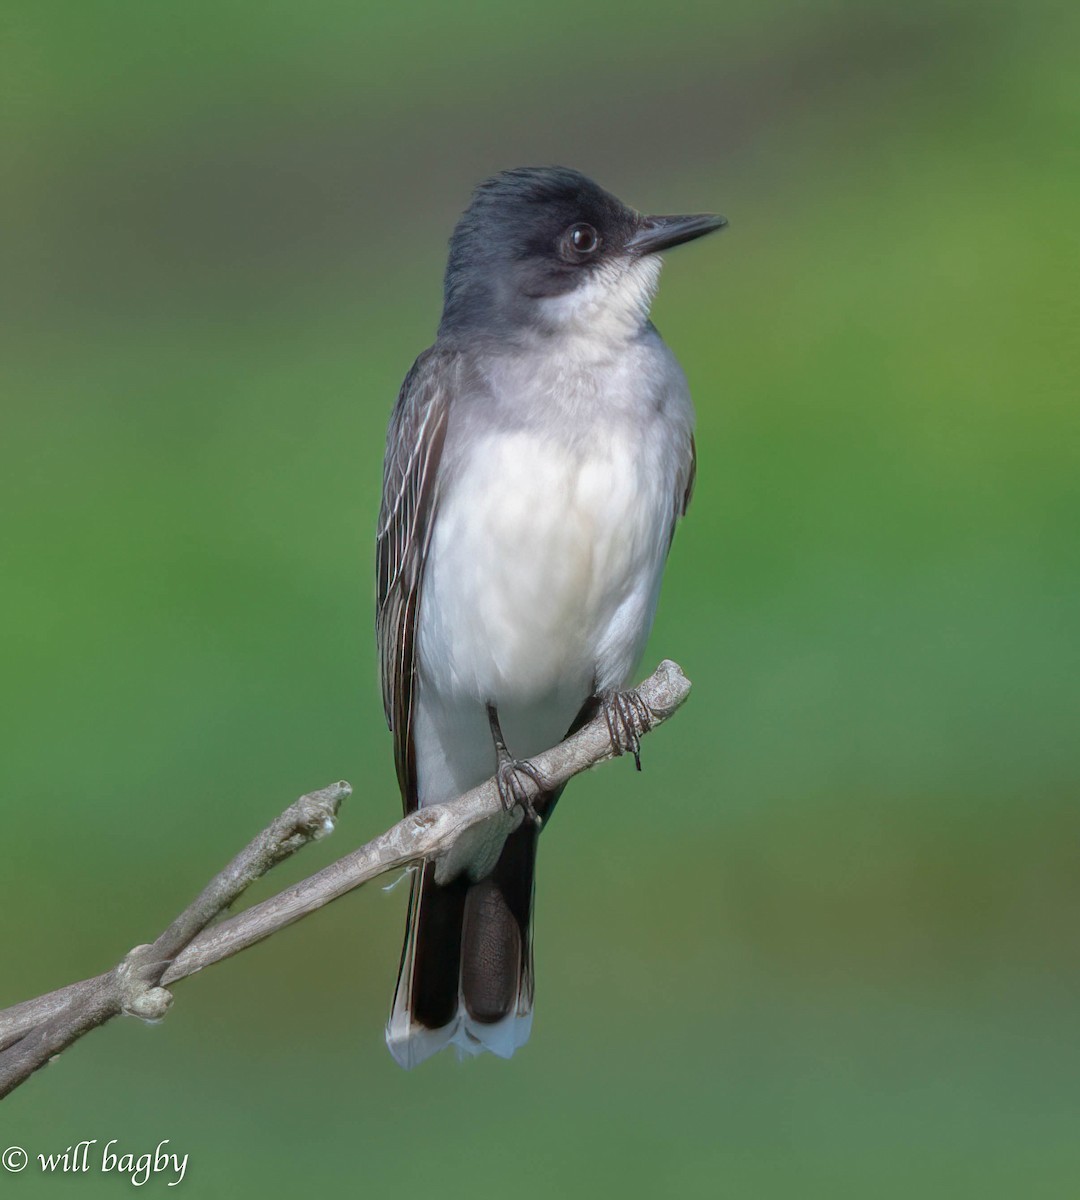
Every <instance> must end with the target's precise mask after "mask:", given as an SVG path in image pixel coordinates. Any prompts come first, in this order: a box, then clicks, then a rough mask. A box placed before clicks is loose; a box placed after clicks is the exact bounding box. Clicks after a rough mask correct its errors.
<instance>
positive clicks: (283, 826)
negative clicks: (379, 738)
mask: <svg viewBox="0 0 1080 1200" xmlns="http://www.w3.org/2000/svg"><path fill="white" fill-rule="evenodd" d="M637 691H638V694H639V696H640V697H641V700H642V701H643V702H644V706H645V711H646V712H647V713H648V714H649V720H648V728H650V729H651V728H654V727H655V726H656V725H659V724H660V723H661V722H662V721H664V720H666V719H667V718H668V717H670V716H671V715H672V713H674V712H675V710H676V709H677V708H678V707H679V706H680V705H681V704H682V703H683V701H684V700H685V699H686V697H687V696H688V695H689V693H690V682H689V680H688V679H687V678H686V676H685V675H684V674H683V673H682V671H681V669H680V668H679V667H678V666H677V665H676V664H675V663H673V662H670V661H665V662H662V663H661V664H660V666H659V667H657V669H656V670H655V671H654V672H653V674H652V675H650V676H649V678H648V679H646V680H645V682H644V683H642V684H641V685H640V687H639V688H638V689H637ZM641 732H642V733H644V732H647V729H642V730H641ZM618 753H621V751H620V750H616V749H614V748H613V746H612V742H611V734H610V731H609V728H608V723H607V721H606V720H605V718H604V717H603V716H602V715H600V716H597V717H596V718H594V719H593V720H592V721H590V722H589V723H588V724H587V725H585V726H584V727H583V728H582V729H580V730H579V731H578V732H577V733H575V734H574V735H573V736H572V737H569V738H567V739H566V740H565V741H564V742H562V743H560V744H559V745H558V746H555V747H554V748H553V749H551V750H547V751H545V752H544V753H543V754H539V755H537V756H536V757H535V758H533V759H532V760H531V765H532V766H533V767H534V768H535V770H536V773H537V775H538V776H539V777H540V778H542V779H543V780H544V783H545V789H546V790H554V789H555V788H557V787H560V786H561V785H562V784H564V783H565V782H566V781H567V780H568V779H570V778H572V777H573V776H574V775H577V774H579V773H580V772H581V771H584V770H587V769H588V768H589V767H592V766H596V765H597V764H599V763H602V762H605V761H607V760H608V759H610V758H613V757H615V756H616V754H618ZM526 787H527V789H528V790H529V793H530V799H531V800H534V801H535V800H536V799H537V797H538V796H539V793H540V788H539V787H537V785H536V784H534V783H533V782H532V781H531V780H529V781H527V783H526ZM350 791H351V789H350V787H349V785H348V784H347V783H336V784H332V785H331V786H330V787H327V788H323V789H322V790H321V791H318V792H312V793H311V794H310V795H307V796H302V797H301V798H300V799H299V800H297V801H296V803H295V804H292V805H290V806H289V808H287V809H286V810H285V812H283V813H282V814H281V816H280V817H278V819H277V820H276V821H274V822H273V824H272V825H270V827H269V828H268V829H266V830H264V831H263V832H262V833H261V834H259V836H258V837H257V838H255V840H254V841H252V842H251V844H250V845H249V846H248V847H247V848H246V849H245V850H243V851H242V852H241V853H240V854H239V855H237V857H236V858H235V859H233V861H232V862H231V863H230V864H229V865H228V866H227V867H226V868H225V870H224V871H222V872H221V874H220V875H218V876H217V877H216V878H215V879H214V880H213V881H212V882H211V883H210V884H209V885H208V886H207V887H206V888H205V889H204V890H203V891H202V892H201V893H200V895H199V896H198V897H197V898H196V899H195V900H194V901H193V903H192V904H191V905H189V907H188V908H187V909H185V910H184V912H183V913H181V915H180V916H179V917H178V918H177V919H176V920H175V921H174V922H173V923H172V924H171V925H170V926H169V927H168V929H166V930H165V931H164V933H162V934H161V936H160V937H158V938H157V940H156V941H155V942H153V944H151V945H148V946H136V947H135V948H134V949H133V950H132V951H130V952H129V953H128V954H127V955H126V956H125V957H124V959H123V960H122V961H121V962H120V963H119V964H118V965H117V966H116V967H114V968H113V969H112V970H111V971H107V972H105V973H104V974H103V975H98V976H95V977H94V978H92V979H84V980H82V981H80V982H79V983H73V984H70V985H69V986H68V987H64V988H60V989H59V990H58V991H55V992H49V993H48V994H47V995H44V996H39V997H37V998H36V999H33V1000H27V1001H24V1002H23V1003H21V1004H16V1005H13V1006H12V1007H11V1008H8V1009H5V1010H3V1011H2V1012H0V1098H2V1097H4V1096H6V1095H7V1094H8V1093H9V1092H11V1091H12V1090H13V1089H14V1088H16V1087H18V1085H19V1084H20V1083H23V1082H24V1081H25V1080H26V1079H28V1078H29V1077H30V1075H32V1074H33V1072H34V1071H36V1070H37V1069H38V1068H39V1067H40V1066H42V1065H44V1063H46V1062H48V1060H49V1059H50V1058H51V1057H53V1056H54V1055H56V1054H58V1053H59V1052H60V1051H61V1050H64V1049H65V1048H66V1047H67V1046H70V1045H71V1044H72V1043H73V1042H74V1041H76V1040H77V1039H78V1038H80V1037H82V1036H83V1034H85V1033H87V1032H89V1031H90V1030H91V1029H94V1028H95V1027H96V1026H98V1025H101V1024H103V1023H104V1022H105V1021H108V1020H110V1019H111V1018H112V1017H114V1016H116V1015H117V1014H119V1013H121V1012H123V1013H127V1014H129V1015H131V1016H138V1017H142V1018H143V1019H144V1020H149V1021H154V1020H160V1019H161V1018H162V1017H164V1015H165V1013H166V1012H167V1011H168V1008H169V1005H170V1004H171V1003H172V995H171V993H170V992H169V991H167V990H166V988H167V986H168V985H170V984H173V983H175V982H176V981H177V980H180V979H184V978H185V977H187V976H188V975H193V974H194V973H195V972H196V971H201V970H202V969H203V967H207V966H210V965H211V964H212V963H216V962H220V961H221V960H222V959H223V958H228V957H230V956H231V955H233V954H236V953H238V952H239V951H240V950H243V949H245V948H246V947H247V946H251V945H254V944H255V943H256V942H259V941H261V940H262V939H263V938H265V937H269V936H270V934H272V933H275V932H276V931H277V930H279V929H282V928H284V926H286V925H289V924H291V923H292V922H293V921H296V920H298V919H299V918H300V917H303V916H306V915H307V914H308V913H311V912H314V911H315V910H316V909H318V908H322V907H323V906H324V905H326V904H329V903H330V901H331V900H335V899H337V897H339V896H343V895H344V894H345V893H346V892H349V891H352V890H353V889H354V888H356V887H359V886H360V885H361V884H362V883H366V882H367V881H368V880H370V879H374V878H375V877H376V876H378V875H382V874H384V873H385V872H387V871H392V870H395V869H397V868H400V867H404V866H407V865H409V864H410V863H415V862H418V861H420V860H424V859H427V860H436V861H437V862H438V863H439V867H438V870H439V873H440V874H442V875H444V876H446V877H452V876H453V874H454V873H455V872H456V869H457V860H456V855H455V852H456V850H457V848H458V843H459V840H460V839H461V838H462V835H463V834H465V833H466V832H467V831H468V830H470V829H472V828H473V827H474V826H476V825H478V824H479V823H480V822H482V821H488V820H501V821H505V822H506V823H507V826H508V829H509V828H510V827H512V826H514V825H516V824H517V823H518V822H520V820H521V812H520V810H515V812H513V813H509V814H508V813H506V812H505V810H504V808H503V805H502V801H501V800H500V798H499V792H498V788H497V786H496V784H495V781H494V780H491V779H489V780H488V781H487V782H486V783H484V784H482V785H481V786H480V787H477V788H474V789H473V790H472V791H471V792H467V793H466V794H465V795H464V796H460V797H459V798H458V799H456V800H454V801H452V802H451V803H449V804H443V805H438V806H433V807H430V808H424V809H421V810H419V811H418V812H415V813H412V814H411V815H410V816H408V817H406V818H405V819H404V820H403V821H399V822H398V823H397V824H396V825H394V826H393V827H392V828H390V829H388V830H387V831H386V832H385V833H383V834H380V835H379V836H378V837H376V838H374V839H373V840H372V841H370V842H368V843H367V845H365V846H361V847H360V848H359V849H358V850H354V851H353V852H352V853H351V854H347V855H346V856H345V857H344V858H341V859H339V860H338V861H337V862H335V863H332V864H331V865H330V866H328V867H326V868H324V869H323V870H322V871H319V872H317V873H316V874H314V875H312V876H310V877H309V878H307V879H305V880H303V881H302V882H300V883H298V884H295V885H294V886H293V887H290V888H286V889H285V890H284V891H283V892H280V893H279V894H278V895H276V896H273V897H271V898H270V899H269V900H264V901H263V902H262V903H261V904H256V905H254V906H252V907H251V908H249V909H247V910H245V911H244V912H242V913H239V914H237V915H236V916H233V917H230V918H228V919H227V920H223V921H220V922H218V923H217V924H214V925H211V924H210V923H211V922H212V921H213V920H214V918H215V917H217V916H218V914H219V913H221V912H222V911H224V910H225V909H226V908H228V907H229V906H230V905H231V904H233V903H234V902H235V901H236V899H237V898H238V897H239V896H240V895H241V894H242V893H243V891H244V890H245V888H247V887H248V885H249V884H250V883H252V882H253V881H254V880H256V879H258V878H259V877H260V876H261V875H263V874H265V873H266V872H267V871H269V870H270V868H271V867H273V866H274V865H275V864H276V863H278V862H280V861H282V859H284V858H287V857H288V856H289V855H291V854H293V853H295V851H296V850H298V849H299V848H300V847H301V846H303V845H305V844H306V843H307V842H309V841H311V840H312V839H313V838H317V837H320V836H322V835H323V834H324V833H329V832H330V831H331V830H332V828H333V823H334V817H335V816H336V814H337V810H338V807H339V806H340V804H341V802H342V801H343V800H344V799H345V798H346V797H347V796H348V795H349V794H350ZM208 926H209V927H208Z"/></svg>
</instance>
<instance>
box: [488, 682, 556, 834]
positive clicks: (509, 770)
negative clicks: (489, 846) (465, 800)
mask: <svg viewBox="0 0 1080 1200" xmlns="http://www.w3.org/2000/svg"><path fill="white" fill-rule="evenodd" d="M487 714H488V723H489V724H490V725H491V740H492V741H493V742H494V743H495V758H496V765H495V782H496V784H497V785H498V788H499V799H500V800H502V802H503V808H505V809H506V811H507V812H513V811H514V809H515V808H518V807H520V808H523V809H524V810H525V815H526V816H527V817H528V818H529V820H530V821H532V823H533V824H534V825H535V826H536V827H537V829H539V828H540V826H541V824H542V821H541V818H540V814H539V813H538V812H537V811H536V809H535V808H534V807H533V802H532V799H531V797H530V796H529V793H528V790H527V788H526V786H525V779H526V778H527V779H531V780H532V781H533V783H535V784H536V786H537V787H538V788H540V789H541V791H547V790H549V785H548V782H547V780H546V779H545V778H544V776H543V775H542V774H541V773H540V772H539V771H538V770H537V769H536V768H535V767H534V766H533V765H532V763H531V762H528V761H527V760H526V759H520V758H514V757H513V756H512V755H511V753H510V751H509V750H507V748H506V739H505V738H504V737H503V732H502V726H501V725H500V724H499V713H498V710H497V709H496V708H495V705H494V704H489V705H488V706H487Z"/></svg>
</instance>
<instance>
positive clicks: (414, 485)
mask: <svg viewBox="0 0 1080 1200" xmlns="http://www.w3.org/2000/svg"><path fill="white" fill-rule="evenodd" d="M448 365H449V364H448V363H447V362H446V356H445V355H444V354H441V353H437V352H436V351H434V350H426V351H425V352H424V353H423V354H421V355H420V357H419V358H418V359H417V360H416V362H415V363H413V365H412V369H411V370H410V371H409V373H408V375H406V376H405V382H404V383H403V384H402V385H401V391H400V393H399V394H398V399H397V404H396V405H395V406H394V411H393V414H392V416H391V418H390V429H389V432H388V433H387V437H386V458H385V461H384V463H383V495H382V508H381V509H380V511H379V528H378V535H377V541H376V579H377V589H378V594H377V600H376V616H375V623H376V630H377V633H378V639H379V662H380V667H381V673H382V693H383V707H384V708H385V710H386V721H387V724H388V725H389V726H390V729H391V730H392V731H393V734H394V759H395V762H396V763H397V774H398V783H399V784H400V785H401V798H402V803H403V805H404V808H405V812H406V813H410V812H412V811H413V809H415V808H416V806H417V802H418V801H417V784H416V756H415V753H414V749H413V739H412V717H413V691H414V685H415V681H416V619H417V615H418V613H419V611H420V589H421V585H422V583H423V577H424V561H425V559H426V557H427V551H428V546H429V545H430V542H431V530H432V526H433V524H434V518H435V508H436V503H437V499H438V488H437V479H438V471H439V459H440V457H441V455H442V448H443V442H444V440H445V438H446V419H447V411H448V406H447V399H448V389H447V382H448V380H447V376H448V374H449V371H448V370H447V367H448Z"/></svg>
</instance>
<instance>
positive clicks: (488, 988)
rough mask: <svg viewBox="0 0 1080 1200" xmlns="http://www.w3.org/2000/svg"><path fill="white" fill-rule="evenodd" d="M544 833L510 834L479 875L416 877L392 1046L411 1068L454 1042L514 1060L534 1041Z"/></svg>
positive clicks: (526, 827) (428, 873)
mask: <svg viewBox="0 0 1080 1200" xmlns="http://www.w3.org/2000/svg"><path fill="white" fill-rule="evenodd" d="M538 836H539V831H538V830H537V829H536V827H535V826H534V825H532V824H531V823H530V822H525V823H524V824H523V825H521V826H519V827H518V829H516V830H515V831H514V832H513V833H512V834H511V835H510V836H509V837H508V838H507V839H506V844H505V846H504V847H503V851H502V854H501V855H500V856H499V861H498V863H497V864H496V866H495V869H494V870H493V871H492V872H491V874H490V875H488V876H486V877H485V878H484V879H481V880H479V881H477V882H473V881H471V880H469V879H468V878H466V877H465V876H459V877H458V878H457V879H455V880H453V881H451V882H450V883H447V884H438V883H436V882H435V866H434V864H433V863H427V864H425V866H424V867H423V869H422V870H421V871H418V872H417V873H416V875H415V876H414V877H413V881H412V890H411V892H410V894H409V923H408V928H407V930H406V932H405V945H404V948H403V950H402V952H401V968H400V971H399V972H398V981H397V990H396V992H395V993H394V1006H393V1009H392V1011H391V1013H390V1020H389V1022H388V1024H387V1026H386V1044H387V1046H389V1048H390V1053H391V1054H392V1055H393V1056H394V1058H395V1059H396V1060H397V1062H398V1063H400V1064H401V1066H403V1067H405V1068H406V1069H408V1068H409V1067H414V1066H416V1064H417V1063H420V1062H423V1061H424V1059H425V1058H428V1057H429V1056H430V1055H432V1054H434V1053H436V1051H438V1050H441V1049H442V1048H443V1047H444V1046H449V1045H454V1046H457V1047H458V1051H459V1053H461V1054H480V1053H481V1052H482V1051H484V1050H490V1051H491V1052H492V1053H493V1054H497V1055H499V1057H500V1058H509V1057H510V1055H511V1054H513V1053H514V1051H515V1050H516V1049H517V1048H518V1047H519V1046H523V1045H524V1044H525V1043H526V1042H527V1041H528V1039H529V1030H530V1028H531V1027H532V1007H533V956H532V903H533V876H534V873H535V869H536V843H537V838H538Z"/></svg>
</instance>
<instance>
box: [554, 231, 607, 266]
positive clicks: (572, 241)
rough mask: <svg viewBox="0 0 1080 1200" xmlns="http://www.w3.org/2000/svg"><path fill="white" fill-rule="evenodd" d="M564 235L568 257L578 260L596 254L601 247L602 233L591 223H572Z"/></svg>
mask: <svg viewBox="0 0 1080 1200" xmlns="http://www.w3.org/2000/svg"><path fill="white" fill-rule="evenodd" d="M563 237H564V244H565V246H566V249H567V251H568V255H567V257H569V258H571V259H572V260H574V261H576V262H580V261H581V260H582V259H584V258H588V256H589V255H590V254H595V253H596V251H597V250H598V249H599V248H600V235H599V234H598V233H597V232H596V230H595V229H594V228H593V227H592V226H591V225H585V224H581V225H571V226H570V228H569V229H568V230H567V231H566V233H565V234H564V235H563Z"/></svg>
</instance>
